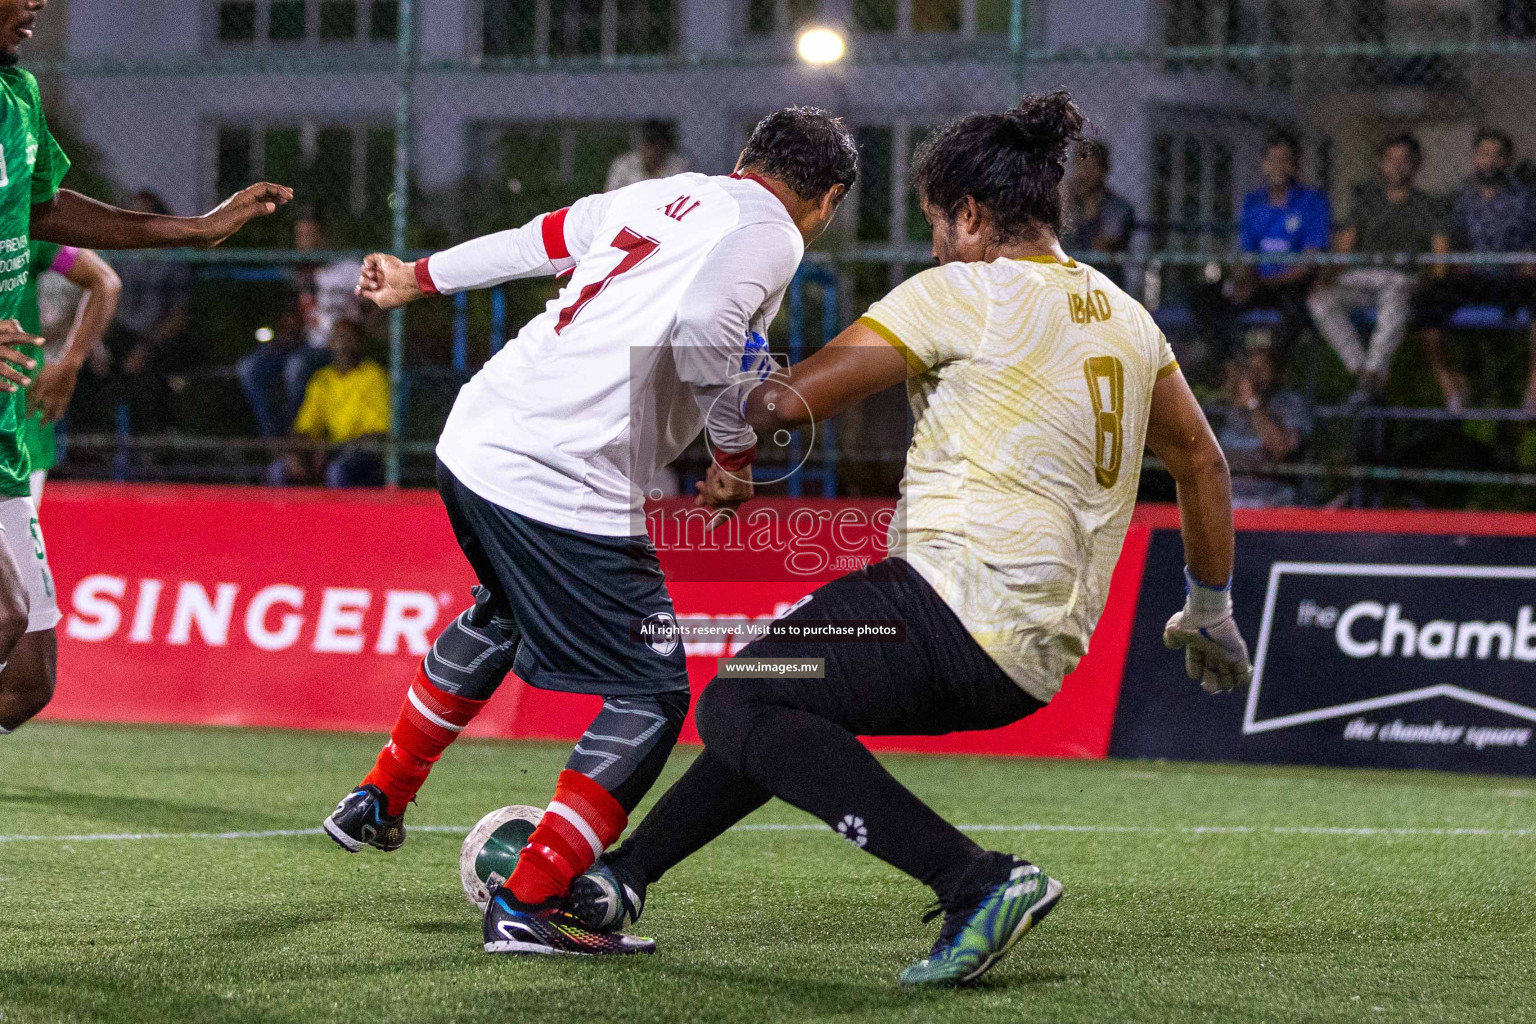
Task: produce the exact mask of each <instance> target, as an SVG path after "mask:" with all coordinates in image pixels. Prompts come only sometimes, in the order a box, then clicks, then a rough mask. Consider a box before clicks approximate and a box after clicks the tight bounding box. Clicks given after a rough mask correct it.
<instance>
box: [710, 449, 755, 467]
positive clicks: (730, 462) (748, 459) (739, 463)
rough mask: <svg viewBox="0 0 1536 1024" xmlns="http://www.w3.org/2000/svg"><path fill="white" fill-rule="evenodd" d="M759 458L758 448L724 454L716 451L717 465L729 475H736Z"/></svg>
mask: <svg viewBox="0 0 1536 1024" xmlns="http://www.w3.org/2000/svg"><path fill="white" fill-rule="evenodd" d="M756 458H757V448H756V446H754V447H751V448H748V449H747V450H746V451H744V452H723V451H721V450H720V449H719V448H716V449H715V464H716V465H718V466H719V467H720V468H721V469H723V470H725V471H726V472H728V473H734V472H736V471H737V470H739V469H746V468H747V467H748V466H750V465H752V463H753V461H754V460H756Z"/></svg>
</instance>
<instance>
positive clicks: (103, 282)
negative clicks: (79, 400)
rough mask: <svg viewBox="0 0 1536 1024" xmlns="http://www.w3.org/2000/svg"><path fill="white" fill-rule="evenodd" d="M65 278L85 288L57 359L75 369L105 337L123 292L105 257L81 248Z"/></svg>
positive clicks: (114, 272) (82, 363) (115, 273)
mask: <svg viewBox="0 0 1536 1024" xmlns="http://www.w3.org/2000/svg"><path fill="white" fill-rule="evenodd" d="M66 276H67V277H68V278H69V280H70V281H71V282H72V283H74V284H76V285H78V286H79V287H81V288H83V289H85V301H84V302H82V303H80V311H79V313H78V314H76V316H75V325H74V327H72V328H71V329H70V332H69V336H68V337H67V338H66V339H65V341H64V350H63V352H62V353H61V354H60V357H59V361H60V362H61V363H63V364H65V365H66V366H71V367H73V368H74V369H75V370H76V371H77V372H78V371H79V369H80V368H81V367H82V366H84V365H85V361H86V359H87V358H89V357H90V354H91V350H92V349H93V348H95V347H96V343H97V342H99V341H100V340H101V339H102V338H104V337H106V334H107V328H108V327H110V326H111V325H112V317H113V316H114V315H115V314H116V313H117V303H118V299H119V298H121V296H122V293H123V282H122V279H121V278H119V277H118V276H117V272H116V271H115V270H113V269H112V267H111V266H110V265H109V264H108V263H107V261H106V260H104V259H102V258H101V257H100V256H98V255H96V254H95V253H94V252H91V251H90V250H89V249H85V250H82V251H81V252H80V253H79V255H77V256H76V257H75V265H74V266H72V267H70V269H69V273H68V274H67V275H66Z"/></svg>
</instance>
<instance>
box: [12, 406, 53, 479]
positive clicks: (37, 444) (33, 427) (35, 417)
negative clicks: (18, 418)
mask: <svg viewBox="0 0 1536 1024" xmlns="http://www.w3.org/2000/svg"><path fill="white" fill-rule="evenodd" d="M53 429H54V424H52V423H46V424H45V423H44V422H43V417H42V414H41V413H33V414H32V415H31V416H28V417H27V418H26V419H25V420H23V421H22V426H21V443H22V444H23V445H25V446H26V448H27V454H28V455H30V456H31V457H32V472H34V473H35V472H37V471H38V470H40V469H52V468H53V467H54V465H55V464H56V463H57V462H58V461H59V452H58V448H57V447H56V445H55V442H54V436H53Z"/></svg>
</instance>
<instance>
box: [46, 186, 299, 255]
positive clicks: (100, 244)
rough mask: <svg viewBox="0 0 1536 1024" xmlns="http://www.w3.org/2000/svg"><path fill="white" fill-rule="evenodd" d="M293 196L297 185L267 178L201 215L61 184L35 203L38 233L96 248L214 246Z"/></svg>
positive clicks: (63, 241) (271, 212)
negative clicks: (159, 210)
mask: <svg viewBox="0 0 1536 1024" xmlns="http://www.w3.org/2000/svg"><path fill="white" fill-rule="evenodd" d="M292 198H293V192H292V190H291V189H287V188H284V187H283V186H281V185H272V184H267V183H265V182H263V183H262V184H259V185H252V186H251V187H249V188H247V189H244V190H242V191H240V192H237V193H235V194H234V195H233V196H231V197H230V198H229V199H227V200H225V201H224V202H223V203H221V204H220V205H219V206H218V207H216V208H215V209H213V210H211V211H210V212H208V213H205V214H204V215H203V216H201V217H171V216H163V215H161V214H156V213H136V212H134V211H133V210H123V209H119V208H118V207H116V206H111V205H109V204H107V203H102V202H98V201H97V200H95V199H91V198H89V197H87V196H83V195H81V194H80V193H78V192H72V191H70V190H69V189H60V190H59V191H58V194H57V195H55V196H54V197H53V198H52V199H50V200H48V201H47V202H46V203H38V204H36V205H35V206H33V207H32V226H31V233H32V237H33V238H36V239H40V240H42V241H45V242H56V243H58V244H59V245H74V246H79V247H81V248H90V249H175V248H179V247H182V246H191V247H194V248H200V249H211V248H213V247H214V246H216V245H218V244H219V243H220V242H222V241H224V240H225V239H226V238H228V237H229V236H230V235H233V234H234V233H235V232H236V231H239V230H240V229H241V228H242V227H244V226H245V225H246V224H247V223H248V222H250V221H251V220H254V219H255V218H257V217H265V216H269V215H270V214H273V213H275V212H277V209H278V207H280V206H282V205H283V204H285V203H287V202H288V200H290V199H292Z"/></svg>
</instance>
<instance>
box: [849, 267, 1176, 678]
mask: <svg viewBox="0 0 1536 1024" xmlns="http://www.w3.org/2000/svg"><path fill="white" fill-rule="evenodd" d="M861 322H862V323H863V324H864V325H865V326H867V327H869V328H870V329H871V330H873V331H875V332H876V333H877V334H879V335H880V336H881V337H883V338H885V339H886V340H887V341H888V342H890V343H891V344H892V345H893V346H895V347H896V348H897V349H899V350H900V351H901V353H902V355H903V356H904V357H905V358H906V360H907V362H908V363H909V364H910V366H911V368H912V370H913V372H914V375H913V376H912V377H910V378H909V380H908V383H907V395H908V399H909V401H910V403H911V406H912V417H913V421H914V427H913V436H912V446H911V448H910V449H909V450H908V452H907V468H906V473H905V475H904V476H903V478H902V485H901V502H900V504H899V505H898V506H897V510H896V517H895V519H894V520H893V521H892V524H891V530H890V536H889V545H890V554H891V555H893V556H897V557H901V558H905V559H906V560H907V561H908V562H909V563H911V565H912V566H913V568H915V569H916V570H917V571H918V572H919V573H920V574H921V575H922V576H923V578H924V579H926V580H927V581H928V583H929V584H930V585H932V586H933V588H934V589H935V590H936V591H938V593H939V596H941V597H942V598H943V599H944V601H945V602H946V603H947V604H948V605H949V607H950V608H951V609H952V610H953V611H954V612H955V614H956V615H957V616H958V617H959V619H960V621H961V622H962V623H963V624H964V625H965V627H966V629H967V630H968V631H969V632H970V634H971V635H972V636H973V637H975V639H976V642H977V643H979V644H980V645H981V647H982V648H983V649H984V650H985V651H986V652H987V653H988V654H990V655H991V656H992V658H993V660H995V661H996V662H997V663H998V665H1000V666H1001V667H1002V668H1003V670H1004V671H1005V672H1007V673H1008V675H1009V676H1010V677H1011V678H1012V679H1013V680H1014V682H1016V683H1018V684H1019V686H1021V687H1022V688H1023V689H1024V690H1025V691H1026V692H1028V693H1029V694H1030V695H1031V696H1033V697H1035V698H1037V699H1039V700H1042V701H1048V700H1050V699H1051V698H1052V697H1053V696H1055V694H1056V691H1057V690H1059V689H1060V688H1061V679H1062V677H1063V676H1064V675H1066V674H1067V673H1068V672H1070V671H1072V669H1073V668H1075V667H1076V665H1077V663H1078V661H1079V659H1081V658H1082V656H1083V654H1084V653H1086V652H1087V650H1088V638H1089V636H1090V635H1092V633H1093V628H1094V625H1095V624H1096V623H1097V622H1098V619H1099V615H1100V614H1101V613H1102V612H1103V610H1104V603H1105V600H1106V599H1107V597H1108V592H1109V579H1110V575H1111V574H1112V573H1113V572H1114V568H1115V563H1116V561H1117V560H1118V559H1119V557H1120V547H1121V544H1122V542H1123V541H1124V539H1125V532H1126V528H1127V527H1128V526H1129V524H1130V520H1131V512H1132V509H1133V508H1134V507H1135V504H1136V486H1137V482H1138V480H1139V478H1140V475H1141V451H1142V445H1143V443H1144V442H1145V439H1146V433H1147V417H1148V415H1149V414H1150V410H1151V403H1152V389H1153V387H1154V386H1155V385H1156V383H1157V381H1158V379H1159V378H1160V377H1162V376H1163V375H1165V374H1167V373H1171V372H1172V371H1173V370H1174V369H1176V368H1177V365H1178V364H1177V363H1176V362H1175V361H1174V358H1173V352H1172V350H1171V349H1170V348H1169V347H1168V341H1167V339H1166V338H1164V337H1163V334H1162V332H1161V331H1160V330H1158V328H1157V325H1156V324H1155V323H1153V321H1152V317H1151V315H1150V314H1148V313H1147V311H1146V310H1145V309H1144V308H1143V307H1142V306H1141V304H1140V303H1138V302H1137V301H1136V300H1134V299H1132V298H1131V297H1130V296H1128V295H1126V294H1125V293H1124V292H1123V291H1121V290H1120V289H1119V288H1118V287H1116V286H1115V285H1114V283H1113V282H1111V281H1110V280H1109V279H1108V278H1107V277H1105V276H1104V275H1103V274H1101V273H1099V272H1098V271H1096V270H1094V269H1093V268H1092V267H1089V266H1086V265H1084V264H1081V263H1077V262H1068V263H1060V262H1058V261H1056V260H1054V259H1051V258H1050V257H1037V258H1031V259H1021V260H1020V259H999V260H996V261H994V262H991V263H950V264H946V265H944V266H941V267H936V268H934V269H932V270H927V271H924V272H923V273H921V274H918V275H917V276H915V277H912V278H910V279H908V280H907V281H906V282H904V283H903V284H902V285H901V286H900V287H898V288H896V289H895V290H894V291H892V292H891V293H890V294H889V295H887V296H886V297H885V298H883V299H881V300H880V301H879V302H876V303H875V304H874V305H873V306H872V307H870V310H869V312H868V313H867V314H866V315H865V316H864V318H863V319H862V321H861Z"/></svg>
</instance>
